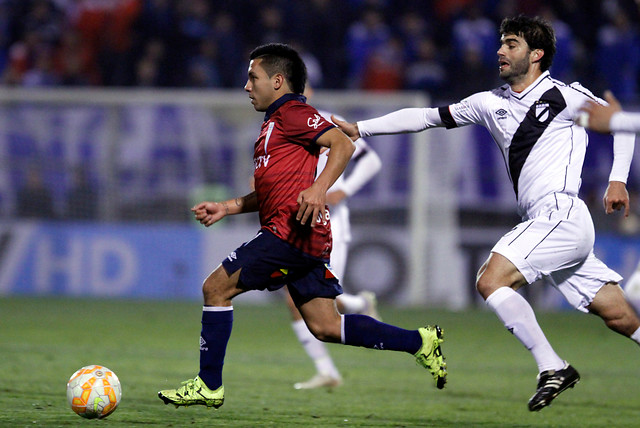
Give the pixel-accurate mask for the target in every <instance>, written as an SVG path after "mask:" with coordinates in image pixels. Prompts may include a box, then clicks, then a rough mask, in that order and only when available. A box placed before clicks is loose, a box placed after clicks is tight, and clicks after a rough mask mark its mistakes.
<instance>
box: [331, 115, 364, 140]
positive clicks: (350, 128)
mask: <svg viewBox="0 0 640 428" xmlns="http://www.w3.org/2000/svg"><path fill="white" fill-rule="evenodd" d="M331 121H332V122H333V123H335V124H336V126H337V127H338V128H340V129H341V130H342V132H344V133H345V134H347V136H348V137H349V138H351V140H352V141H356V140H357V139H358V138H360V131H358V124H357V123H350V122H347V121H344V120H340V119H338V118H337V117H335V116H334V115H331Z"/></svg>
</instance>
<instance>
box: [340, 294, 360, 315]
mask: <svg viewBox="0 0 640 428" xmlns="http://www.w3.org/2000/svg"><path fill="white" fill-rule="evenodd" d="M336 299H337V300H339V301H340V304H341V305H342V307H343V311H344V313H345V314H359V313H361V312H364V310H365V309H366V308H367V301H366V300H365V299H364V297H362V296H360V295H358V294H347V293H343V294H341V295H339V296H338V297H336Z"/></svg>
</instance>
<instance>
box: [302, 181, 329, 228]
mask: <svg viewBox="0 0 640 428" xmlns="http://www.w3.org/2000/svg"><path fill="white" fill-rule="evenodd" d="M297 202H298V205H299V208H298V214H297V215H296V220H298V221H299V222H300V224H302V225H305V224H307V221H309V222H310V226H311V227H315V226H316V222H317V221H318V220H320V221H322V219H323V218H324V215H325V213H324V210H325V203H326V191H323V190H322V189H319V186H316V185H315V183H314V184H313V185H312V186H311V187H309V188H308V189H306V190H303V191H302V192H300V194H299V195H298V200H297Z"/></svg>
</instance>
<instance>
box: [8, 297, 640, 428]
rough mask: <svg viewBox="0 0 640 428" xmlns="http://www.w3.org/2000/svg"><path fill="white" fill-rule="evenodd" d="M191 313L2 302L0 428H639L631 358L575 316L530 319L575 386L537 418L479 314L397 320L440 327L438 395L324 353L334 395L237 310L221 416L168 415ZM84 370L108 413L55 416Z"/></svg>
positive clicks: (81, 302)
mask: <svg viewBox="0 0 640 428" xmlns="http://www.w3.org/2000/svg"><path fill="white" fill-rule="evenodd" d="M200 314H201V305H200V304H199V303H198V302H149V301H126V300H99V299H95V298H92V299H58V298H45V297H42V298H1V299H0V427H33V426H44V427H67V426H90V424H92V425H91V426H104V427H185V426H201V427H202V426H224V427H286V426H300V427H312V426H318V427H432V426H433V427H511V426H515V427H549V426H554V427H617V426H619V427H632V426H638V425H639V424H640V381H639V380H638V379H639V375H640V364H638V362H639V361H640V358H639V357H640V349H639V348H638V346H637V345H636V344H634V343H633V342H631V341H630V340H628V339H626V338H623V337H622V336H619V335H616V334H614V333H613V332H611V331H609V330H608V329H607V328H606V327H605V326H604V325H603V324H602V322H601V321H600V320H599V319H598V318H596V317H593V316H589V315H584V314H581V313H578V312H562V313H539V314H538V319H539V321H540V324H541V325H542V327H543V329H544V330H545V331H546V333H547V336H548V338H549V339H550V341H551V343H552V344H553V345H554V347H555V348H556V350H557V351H558V353H559V354H560V355H561V356H562V357H564V358H566V359H568V360H569V361H570V362H571V363H572V364H573V365H574V366H575V367H576V368H577V369H578V370H579V371H580V373H581V375H582V380H581V382H580V383H579V384H578V385H577V386H576V387H575V388H574V389H571V390H568V391H567V392H565V393H563V394H562V395H561V396H560V397H559V398H558V399H557V400H556V401H554V403H553V405H552V406H551V407H549V408H546V409H544V410H542V411H541V412H539V413H530V412H529V411H528V410H527V400H528V399H529V397H530V396H531V395H532V394H533V392H534V388H535V382H536V381H535V376H536V371H537V370H536V366H535V363H534V361H533V359H532V358H531V356H530V355H529V353H528V352H527V351H526V350H525V349H524V348H523V347H522V345H521V344H520V343H519V342H518V341H517V339H515V338H514V337H512V336H511V335H510V334H509V333H508V332H507V331H506V330H505V329H504V327H503V326H502V324H501V323H500V322H499V321H498V319H497V318H496V317H495V315H494V314H493V313H491V312H489V311H486V310H472V311H464V312H450V311H445V310H427V309H415V308H412V309H400V308H393V307H388V306H383V307H382V308H381V314H382V316H383V317H384V319H385V320H386V321H388V322H391V323H394V324H396V325H399V326H401V327H405V328H411V329H413V328H417V327H418V326H420V325H423V324H429V323H438V324H439V325H441V326H442V328H443V329H444V331H445V343H444V345H443V351H444V353H445V356H446V358H447V364H448V368H449V382H448V384H447V386H446V388H445V389H444V390H437V389H436V388H435V387H434V385H433V381H432V379H431V377H430V376H429V374H428V373H427V372H426V371H424V370H423V369H421V368H419V367H418V366H417V365H416V364H415V362H414V360H413V358H412V357H411V356H410V355H408V354H403V353H397V352H383V351H375V350H368V349H362V348H351V347H345V346H341V345H333V344H332V345H329V346H330V351H331V353H332V355H333V356H334V358H335V360H336V363H337V365H338V366H339V368H340V369H341V371H342V374H343V376H344V380H345V383H344V385H343V386H342V387H339V388H336V389H334V390H331V391H329V390H312V391H296V390H294V389H293V387H292V385H293V383H294V382H296V381H300V380H304V379H306V378H307V377H310V376H311V375H312V374H313V366H312V364H311V362H310V361H309V360H308V358H307V356H306V354H305V353H304V351H303V350H302V348H301V347H300V346H299V345H298V343H297V341H296V339H295V336H294V334H293V332H292V330H291V327H290V322H289V317H288V313H287V310H286V308H285V305H284V303H282V302H276V303H271V304H268V305H263V306H257V305H250V304H246V303H245V304H242V303H237V304H236V305H235V313H234V317H235V323H234V327H233V334H232V336H231V340H230V343H229V347H228V350H227V357H226V363H225V372H224V383H225V390H226V401H225V404H224V406H222V407H221V408H220V409H219V410H213V409H206V408H204V407H199V406H196V407H190V408H179V409H176V408H175V407H173V406H166V405H164V404H163V403H162V402H161V400H159V399H158V397H157V391H158V390H160V389H164V388H173V387H176V386H177V385H179V384H180V382H181V381H183V380H185V379H188V378H190V377H193V376H195V374H196V373H197V369H198V355H199V354H198V337H199V332H200ZM88 364H102V365H105V366H107V367H109V368H110V369H112V370H114V371H115V372H116V374H117V375H118V376H119V378H120V381H121V383H122V389H123V395H122V401H121V403H120V406H119V408H118V409H117V410H116V411H115V413H113V414H112V415H110V416H109V417H108V418H106V419H105V420H101V421H87V420H83V419H82V418H80V417H78V416H77V415H75V414H74V413H73V412H72V411H71V410H70V408H69V407H68V405H67V401H66V395H65V385H66V381H67V379H68V378H69V376H70V375H71V374H72V373H73V372H74V371H75V370H77V369H78V368H80V367H82V366H84V365H88Z"/></svg>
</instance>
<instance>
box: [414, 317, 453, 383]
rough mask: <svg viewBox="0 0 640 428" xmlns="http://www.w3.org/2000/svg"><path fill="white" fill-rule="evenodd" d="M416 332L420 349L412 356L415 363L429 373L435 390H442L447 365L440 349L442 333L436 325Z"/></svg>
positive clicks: (445, 380) (445, 379) (445, 378)
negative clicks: (433, 380)
mask: <svg viewBox="0 0 640 428" xmlns="http://www.w3.org/2000/svg"><path fill="white" fill-rule="evenodd" d="M418 332H419V333H420V336H422V347H421V348H420V349H419V350H418V352H416V353H415V354H414V356H415V357H416V362H417V363H418V364H419V365H421V366H422V367H424V368H425V369H427V370H429V371H430V372H431V374H432V375H433V378H434V379H435V381H436V388H438V389H442V388H444V384H445V383H447V363H445V362H444V355H442V348H441V347H440V344H441V343H442V342H444V339H443V337H444V332H443V331H442V329H440V327H438V326H437V325H436V326H430V325H428V326H426V327H421V328H419V329H418Z"/></svg>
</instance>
